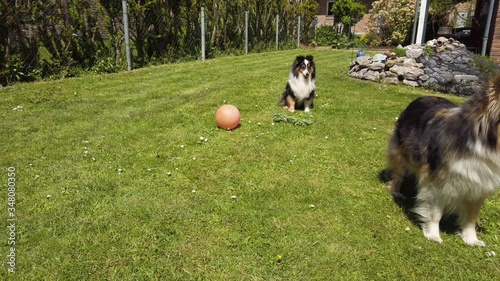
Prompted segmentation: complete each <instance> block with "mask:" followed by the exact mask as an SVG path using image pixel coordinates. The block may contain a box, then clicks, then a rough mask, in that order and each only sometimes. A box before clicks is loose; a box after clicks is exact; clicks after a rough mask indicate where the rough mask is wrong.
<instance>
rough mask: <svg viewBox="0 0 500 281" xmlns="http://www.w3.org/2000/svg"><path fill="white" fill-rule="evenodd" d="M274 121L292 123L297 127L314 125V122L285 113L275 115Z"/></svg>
mask: <svg viewBox="0 0 500 281" xmlns="http://www.w3.org/2000/svg"><path fill="white" fill-rule="evenodd" d="M273 121H274V122H284V123H291V124H293V125H297V126H309V125H311V124H312V123H313V121H312V120H311V119H305V118H299V117H295V116H290V115H286V114H283V113H275V114H274V115H273Z"/></svg>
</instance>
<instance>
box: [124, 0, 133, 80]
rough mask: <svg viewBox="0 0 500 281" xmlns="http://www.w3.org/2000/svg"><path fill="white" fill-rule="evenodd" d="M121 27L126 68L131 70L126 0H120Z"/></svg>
mask: <svg viewBox="0 0 500 281" xmlns="http://www.w3.org/2000/svg"><path fill="white" fill-rule="evenodd" d="M122 10H123V29H124V31H125V34H124V35H125V55H126V56H127V70H128V71H130V70H132V58H131V56H130V35H129V31H128V12H127V0H122Z"/></svg>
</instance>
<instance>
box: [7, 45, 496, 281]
mask: <svg viewBox="0 0 500 281" xmlns="http://www.w3.org/2000/svg"><path fill="white" fill-rule="evenodd" d="M309 53H310V54H312V55H314V57H315V61H316V66H317V77H316V78H317V91H316V92H317V95H318V97H317V99H316V101H315V107H314V109H313V111H312V113H311V114H305V113H303V112H301V111H298V112H295V113H288V112H287V111H285V110H284V109H282V108H280V107H279V106H278V105H277V102H278V99H279V97H280V95H281V93H282V91H283V90H284V87H285V83H286V80H287V79H288V71H289V67H290V64H291V63H292V61H293V59H294V58H295V55H298V54H304V55H305V54H309ZM352 56H353V53H352V52H351V51H336V50H321V51H312V50H310V51H308V52H306V51H303V50H295V51H283V52H270V53H262V54H252V55H248V56H239V57H224V58H218V59H213V60H208V61H205V62H187V63H180V64H170V65H164V66H159V67H151V68H146V69H139V70H134V71H132V72H127V73H119V74H112V75H102V76H86V77H82V78H74V79H65V80H61V81H52V82H39V83H31V84H17V85H14V86H11V87H7V88H3V89H0V118H1V119H2V126H1V127H0V140H1V146H0V167H1V170H2V173H1V175H0V179H1V182H2V186H3V187H4V188H3V189H2V191H1V193H2V194H1V196H0V198H1V200H2V201H3V202H2V203H0V206H1V209H0V219H1V221H2V225H4V227H3V230H2V232H1V233H0V239H1V241H2V243H1V245H2V246H1V257H2V258H1V259H2V269H1V273H0V279H1V280H7V278H9V279H17V280H498V278H499V276H500V237H499V234H500V196H498V194H497V195H495V196H494V197H492V198H490V199H489V200H488V201H487V202H486V204H485V206H484V208H483V209H482V211H481V221H480V227H481V231H480V232H479V234H478V235H479V237H480V238H481V239H483V240H484V241H485V243H486V244H487V247H486V248H474V247H470V246H467V245H465V244H464V243H463V242H462V240H461V238H460V237H458V236H457V235H454V234H445V233H443V234H442V238H443V240H444V243H443V244H441V245H439V244H435V243H431V242H428V241H427V240H426V239H425V238H424V236H423V234H422V233H421V230H420V229H419V227H418V226H416V225H414V224H413V223H412V222H411V221H410V220H409V219H408V218H407V217H406V215H405V214H404V212H403V211H402V210H401V209H400V208H399V207H398V206H397V205H396V204H395V203H394V202H393V200H392V198H391V196H389V195H388V193H387V191H386V186H385V184H384V183H383V182H381V181H380V180H379V179H378V175H379V173H380V172H381V171H382V170H383V169H384V168H385V167H386V166H385V148H386V143H387V140H388V138H389V136H390V134H391V132H392V130H393V126H394V122H395V119H396V117H397V116H398V115H399V112H400V111H401V110H403V109H404V108H405V107H406V105H407V104H408V103H409V102H410V101H411V100H413V99H415V98H417V97H419V96H423V95H430V94H433V95H436V94H437V93H434V92H429V91H426V90H423V89H416V88H410V87H407V86H389V85H381V84H375V83H368V82H363V81H359V80H353V79H350V78H348V77H347V71H348V66H349V63H350V61H351V59H352ZM450 98H452V99H453V100H454V101H455V102H462V101H463V100H461V99H459V98H454V97H450ZM224 103H229V104H234V105H236V106H237V107H238V108H239V110H240V112H241V116H242V117H241V118H242V120H241V125H240V127H239V128H237V129H236V130H233V131H225V130H221V129H218V128H217V126H216V124H215V118H214V114H215V111H216V110H217V108H218V107H219V106H221V105H222V104H224ZM277 113H282V114H286V115H290V116H292V117H296V118H301V119H307V120H310V121H312V124H311V125H308V126H295V125H293V124H291V123H284V122H275V123H273V116H274V114H277ZM9 167H14V168H15V169H16V171H15V174H16V175H15V179H16V186H15V187H16V195H15V200H16V201H15V218H16V219H17V221H16V222H15V224H16V229H15V242H16V244H15V254H16V260H15V261H16V267H15V273H8V268H9V265H8V264H7V263H6V262H7V261H8V257H7V255H8V254H9V252H10V247H11V246H9V245H8V241H9V240H8V238H9V237H10V235H11V234H12V233H11V231H9V229H8V228H6V227H5V226H7V225H9V221H8V218H9V217H8V216H9V212H8V209H7V207H8V204H7V203H8V192H7V185H8V178H9V176H8V171H7V170H8V168H9ZM491 251H494V252H496V253H498V254H497V255H496V256H491V257H488V255H487V254H488V253H491Z"/></svg>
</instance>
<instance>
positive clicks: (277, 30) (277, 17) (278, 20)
mask: <svg viewBox="0 0 500 281" xmlns="http://www.w3.org/2000/svg"><path fill="white" fill-rule="evenodd" d="M279 22H280V15H276V50H278V32H279Z"/></svg>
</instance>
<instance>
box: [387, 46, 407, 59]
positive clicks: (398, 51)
mask: <svg viewBox="0 0 500 281" xmlns="http://www.w3.org/2000/svg"><path fill="white" fill-rule="evenodd" d="M390 51H391V52H393V53H395V54H396V56H397V57H406V49H403V48H394V49H391V50H390Z"/></svg>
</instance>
